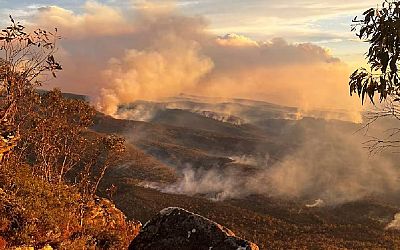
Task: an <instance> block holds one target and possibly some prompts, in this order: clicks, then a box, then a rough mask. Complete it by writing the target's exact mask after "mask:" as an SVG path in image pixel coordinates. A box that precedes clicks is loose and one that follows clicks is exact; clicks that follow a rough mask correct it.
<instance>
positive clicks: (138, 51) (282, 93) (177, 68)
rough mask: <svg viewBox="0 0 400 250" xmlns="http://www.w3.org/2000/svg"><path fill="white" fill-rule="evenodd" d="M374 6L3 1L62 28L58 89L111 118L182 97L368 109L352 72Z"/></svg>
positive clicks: (253, 0)
mask: <svg viewBox="0 0 400 250" xmlns="http://www.w3.org/2000/svg"><path fill="white" fill-rule="evenodd" d="M378 3H379V2H377V1H372V0H346V1H341V0H295V1H294V0H293V1H286V2H285V1H280V0H247V1H241V0H176V1H172V0H171V1H170V0H163V1H161V0H124V1H123V0H58V1H49V0H38V1H25V0H12V1H7V0H0V15H2V16H3V17H4V18H2V19H0V20H2V21H1V22H0V23H1V24H4V25H6V24H7V21H8V20H7V16H8V15H9V14H12V15H13V17H14V18H15V19H17V20H19V21H21V22H22V23H25V24H27V25H28V26H32V27H36V26H38V27H44V28H48V29H52V28H54V26H56V27H57V28H58V29H59V30H60V33H61V35H62V36H63V39H62V41H61V43H60V49H59V57H60V58H61V61H62V63H63V66H64V72H63V73H62V74H61V76H60V77H59V78H58V79H57V80H56V81H55V83H53V85H51V86H56V87H59V86H61V88H62V89H64V90H66V91H71V92H79V93H83V94H88V95H90V96H91V97H92V99H93V100H95V101H94V102H95V104H96V105H97V107H98V108H99V109H100V110H102V111H104V112H106V113H109V114H113V113H115V111H116V108H117V107H118V106H119V105H121V104H124V103H129V102H132V101H134V100H137V99H146V100H147V99H149V100H155V99H160V98H163V97H166V96H172V95H177V94H179V93H191V94H193V93H195V94H202V95H209V96H222V97H242V98H252V99H261V100H267V101H271V102H277V103H279V104H284V105H291V106H298V107H302V108H303V109H304V110H309V109H314V108H317V107H318V108H335V109H347V110H350V109H360V105H359V100H356V99H355V98H350V97H349V91H348V83H347V82H348V76H349V74H350V73H351V72H352V70H354V69H355V68H356V67H358V66H360V65H364V63H365V61H364V52H365V51H366V50H367V48H368V44H367V43H365V42H362V41H359V40H358V39H357V37H356V36H355V34H354V33H352V32H351V31H350V29H351V20H352V19H353V18H354V16H356V15H359V14H361V13H362V12H363V11H364V10H366V9H369V8H371V7H376V6H377V4H378Z"/></svg>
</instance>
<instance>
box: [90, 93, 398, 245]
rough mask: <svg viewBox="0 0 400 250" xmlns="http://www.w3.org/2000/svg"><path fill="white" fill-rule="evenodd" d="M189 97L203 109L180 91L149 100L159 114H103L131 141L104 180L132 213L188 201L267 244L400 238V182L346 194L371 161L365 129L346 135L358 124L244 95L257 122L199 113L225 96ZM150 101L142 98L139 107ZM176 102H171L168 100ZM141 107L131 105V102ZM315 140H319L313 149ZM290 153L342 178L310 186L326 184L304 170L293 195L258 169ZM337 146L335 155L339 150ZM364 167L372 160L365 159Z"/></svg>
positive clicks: (105, 126)
mask: <svg viewBox="0 0 400 250" xmlns="http://www.w3.org/2000/svg"><path fill="white" fill-rule="evenodd" d="M184 101H185V105H187V106H188V105H189V104H190V105H192V106H193V107H194V106H196V110H195V111H194V110H192V111H191V110H190V109H187V108H188V107H187V106H186V107H185V108H182V109H179V108H177V103H176V100H174V102H173V103H168V102H167V103H163V104H162V105H161V104H159V103H158V104H154V103H150V104H149V103H147V104H148V105H150V106H151V108H149V110H153V111H154V107H155V106H162V108H157V111H156V115H154V116H153V117H152V118H149V119H147V120H146V121H134V120H128V119H115V118H112V117H109V116H105V115H102V114H99V115H98V116H97V119H96V123H95V126H94V127H93V129H94V130H95V131H97V132H100V133H117V134H119V135H123V136H124V137H125V138H126V139H127V142H128V144H129V148H131V150H132V151H130V153H128V155H127V156H126V158H124V159H123V161H124V162H125V163H124V164H122V165H120V166H115V167H113V168H112V169H110V170H109V172H108V174H107V175H106V177H105V180H104V183H103V185H104V187H106V186H107V185H110V184H111V183H113V184H115V185H116V186H117V191H116V194H115V196H114V197H113V200H114V201H115V202H116V204H117V206H118V207H119V208H121V209H122V210H123V211H124V212H125V213H126V214H127V215H128V217H130V218H137V219H139V220H141V221H147V220H149V219H150V218H151V217H152V216H154V215H155V214H156V213H157V212H158V211H159V210H161V209H163V208H164V207H169V206H173V207H182V208H185V209H187V210H189V211H193V212H196V213H198V214H200V215H203V216H205V217H208V218H211V219H212V220H214V221H216V222H218V223H220V224H222V225H226V226H227V227H229V228H231V229H232V230H234V231H235V232H236V233H237V234H238V235H239V236H242V237H244V238H246V239H248V240H250V241H253V242H255V243H256V244H258V245H259V246H260V248H261V249H281V248H292V247H297V248H302V247H304V248H310V247H313V248H316V249H326V248H330V249H339V248H353V249H354V248H387V249H392V248H396V246H400V241H399V240H400V233H398V232H397V231H396V230H394V231H393V230H390V231H387V230H385V227H386V225H387V224H388V223H389V222H390V221H391V220H392V219H393V216H394V214H396V212H398V211H399V209H400V207H399V206H398V203H397V201H396V199H394V197H396V194H397V191H396V190H390V189H387V190H386V189H385V190H386V191H385V195H383V196H382V195H380V193H379V192H381V188H382V187H381V186H377V187H376V188H375V189H374V188H373V189H371V192H369V191H368V192H367V191H360V190H357V189H354V190H353V189H349V190H348V193H351V195H350V194H349V195H348V196H345V197H342V196H343V194H342V191H341V189H339V188H338V186H339V187H341V185H348V184H347V183H349V182H348V181H347V180H345V179H346V178H345V176H346V175H349V176H347V177H348V178H349V181H351V182H354V181H355V178H357V176H359V175H358V174H354V173H353V172H352V171H353V169H355V167H357V166H358V164H365V163H366V162H365V159H364V158H363V156H362V154H361V153H360V151H359V150H358V149H357V148H356V147H358V146H359V147H360V150H362V146H361V143H360V144H358V142H359V138H358V137H354V138H352V140H351V141H350V140H347V139H345V138H344V137H342V136H341V134H354V132H355V131H356V130H358V129H359V125H358V124H354V123H351V122H346V121H340V120H325V119H322V118H308V117H305V118H301V119H299V120H297V119H294V118H293V117H292V118H284V117H285V112H292V111H293V109H292V108H286V107H281V106H275V105H272V104H265V103H261V104H260V103H259V102H251V101H244V100H239V101H238V104H237V105H247V110H250V111H249V112H250V113H251V112H252V111H251V105H253V106H254V109H255V110H257V111H253V112H255V113H257V112H261V111H262V113H263V114H264V115H263V116H262V117H260V116H259V117H258V119H257V120H256V121H255V122H250V120H249V117H248V116H247V117H246V118H242V117H240V116H239V114H240V112H238V113H235V114H234V115H235V116H237V117H239V118H240V119H243V120H244V121H248V122H247V123H245V124H241V125H238V124H232V123H230V122H228V121H223V120H218V119H214V118H210V117H209V116H205V115H201V112H200V111H199V110H201V109H199V108H198V107H199V106H202V107H206V109H207V110H209V111H210V110H211V111H212V110H213V107H215V109H214V111H215V112H217V111H220V110H218V109H220V106H221V104H219V103H216V104H212V103H208V104H207V105H205V104H204V103H200V104H197V103H196V100H193V99H190V100H188V97H185V100H184ZM144 103H145V102H140V105H141V106H140V108H141V110H143V108H145V107H144V106H143V105H144ZM188 103H189V104H188ZM170 105H171V106H172V105H174V107H173V108H172V109H169V108H167V107H168V106H170ZM180 105H182V104H180ZM235 105H236V104H235ZM135 107H136V106H135V105H134V104H132V105H130V108H131V109H134V108H135ZM277 110H279V112H278V113H279V114H280V115H279V117H277V116H276V114H277ZM199 112H200V113H199ZM241 112H244V111H241ZM128 113H129V112H128ZM265 114H274V115H271V116H268V115H265ZM125 115H126V114H125ZM286 117H290V116H288V115H286ZM125 118H127V117H125ZM136 118H137V117H136ZM308 138H309V139H308ZM309 144H310V145H309ZM305 145H306V146H305ZM310 148H312V149H313V150H311V151H309V150H310ZM332 150H333V151H332ZM313 151H314V152H313ZM318 152H320V153H321V154H320V155H318V154H319V153H318ZM312 153H316V154H317V155H315V154H314V155H313V154H312ZM328 154H331V155H332V154H333V156H329V157H328ZM349 154H350V155H352V158H353V159H352V158H349V157H350V155H349ZM293 155H295V156H296V157H306V159H301V161H300V160H299V159H297V158H296V161H293V159H292V162H293V163H296V162H297V163H298V164H305V162H307V161H306V160H310V161H316V162H317V161H318V160H317V159H320V161H319V162H318V163H319V164H321V166H320V169H322V170H324V169H325V168H326V169H325V170H324V171H322V170H321V171H320V172H319V171H316V172H317V174H319V175H320V176H319V177H318V175H317V176H314V177H308V178H322V180H325V179H324V178H325V176H326V174H327V172H326V171H335V173H332V174H333V176H336V177H337V178H339V177H340V178H343V179H344V180H343V181H342V182H340V181H338V183H329V182H328V183H326V181H325V182H321V183H319V182H315V183H313V185H312V186H311V188H313V189H314V188H316V187H319V188H320V189H321V192H319V191H318V190H315V191H314V190H311V189H307V188H305V187H303V186H301V187H300V185H305V183H303V182H304V180H302V179H299V183H298V185H297V184H296V185H294V187H298V188H300V190H299V191H298V194H299V195H298V196H297V197H291V196H287V195H286V193H285V190H278V192H280V193H273V192H272V189H271V188H270V187H269V184H268V181H267V180H268V179H262V178H261V179H258V178H256V176H260V175H265V173H266V170H268V169H270V168H271V167H274V166H275V165H276V164H278V165H279V164H282V166H286V165H284V163H285V164H286V161H287V159H288V157H291V156H293ZM335 155H336V156H337V157H338V158H336V159H335V160H333V159H334V158H333V157H335ZM310 157H311V158H310ZM391 157H392V158H393V157H394V158H393V159H392V160H393V161H396V160H398V159H397V158H396V157H395V156H391ZM307 158H310V159H307ZM290 159H291V158H290ZM321 160H322V161H321ZM324 161H326V162H324ZM377 161H379V159H377ZM340 164H341V165H343V164H350V165H348V166H347V167H346V166H341V165H340ZM353 165H354V166H353ZM279 166H280V165H279ZM307 166H308V165H307ZM293 167H294V169H295V167H296V166H293ZM377 167H379V166H377ZM305 170H307V169H305ZM307 171H308V170H307ZM361 171H370V170H369V167H368V168H365V169H363V168H362V169H361ZM342 172H343V173H342ZM308 173H309V172H305V174H308ZM367 174H368V175H369V174H370V173H369V172H368V173H367ZM360 176H361V177H360ZM360 176H359V177H360V178H364V175H360ZM377 178H378V177H377ZM379 178H386V176H381V177H379ZM372 179H373V181H374V182H375V178H373V177H372ZM310 180H311V179H310ZM262 181H267V182H265V183H262ZM364 182H365V183H364ZM294 183H296V181H295V182H294ZM369 183H372V182H369V181H368V180H364V179H362V180H361V181H360V182H359V183H358V185H369ZM335 185H336V186H335ZM377 185H378V184H377ZM388 185H389V184H388ZM252 186H253V187H255V188H252ZM263 186H264V187H263ZM275 188H283V187H281V186H278V187H275ZM348 188H351V187H350V186H348ZM329 190H331V194H330V196H327V193H326V192H325V191H329ZM389 190H390V192H389ZM319 198H323V200H324V202H325V203H324V204H325V205H322V206H316V207H311V206H309V207H308V204H313V203H314V200H317V199H319ZM329 199H331V200H329ZM306 205H307V206H306Z"/></svg>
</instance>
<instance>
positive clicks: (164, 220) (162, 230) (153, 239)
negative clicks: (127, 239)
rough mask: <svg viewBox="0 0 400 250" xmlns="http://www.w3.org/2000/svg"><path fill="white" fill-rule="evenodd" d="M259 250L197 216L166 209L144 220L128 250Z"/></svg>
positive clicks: (180, 210)
mask: <svg viewBox="0 0 400 250" xmlns="http://www.w3.org/2000/svg"><path fill="white" fill-rule="evenodd" d="M149 249H151V250H172V249H174V250H258V249H259V248H258V246H257V245H255V244H254V243H251V242H249V241H246V240H243V239H241V238H239V237H236V236H235V234H234V233H233V232H232V231H231V230H229V229H227V228H225V227H223V226H221V225H219V224H217V223H215V222H213V221H211V220H209V219H207V218H205V217H202V216H200V215H197V214H194V213H191V212H188V211H186V210H184V209H181V208H166V209H164V210H162V211H161V212H159V213H158V214H157V215H156V216H155V217H154V218H153V219H151V220H150V221H149V222H147V223H146V225H145V226H144V227H143V228H142V230H141V231H140V233H139V235H138V236H137V237H136V238H135V239H134V240H133V241H132V242H131V244H130V246H129V250H149Z"/></svg>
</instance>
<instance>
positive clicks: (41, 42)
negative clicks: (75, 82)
mask: <svg viewBox="0 0 400 250" xmlns="http://www.w3.org/2000/svg"><path fill="white" fill-rule="evenodd" d="M10 20H11V25H10V26H8V27H6V28H5V29H3V30H2V31H1V32H0V58H1V59H0V81H1V85H0V121H8V122H10V123H14V122H16V121H15V118H16V115H17V113H18V110H19V109H24V108H25V109H26V108H27V105H28V104H29V103H30V102H29V100H28V102H26V101H27V99H32V98H34V96H32V95H35V94H36V93H35V92H34V89H35V88H36V87H39V86H41V85H42V83H43V82H45V81H46V80H48V76H49V74H50V75H52V76H54V77H56V72H57V71H59V70H61V69H62V67H61V65H60V64H59V63H58V62H57V61H56V59H55V57H54V54H55V52H56V51H57V49H56V48H57V47H56V43H57V41H58V39H59V38H60V37H59V36H58V35H57V29H55V30H54V32H49V31H46V30H42V29H37V30H34V31H33V32H31V33H26V32H25V27H24V26H22V25H21V24H20V23H19V22H15V21H14V19H13V18H12V17H11V16H10ZM28 108H29V107H28ZM26 111H29V110H25V112H20V115H27V114H28V113H29V112H26ZM20 120H22V118H20Z"/></svg>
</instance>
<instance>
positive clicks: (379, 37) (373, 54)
mask: <svg viewBox="0 0 400 250" xmlns="http://www.w3.org/2000/svg"><path fill="white" fill-rule="evenodd" d="M352 31H355V32H356V33H357V36H358V37H359V38H360V39H361V40H363V41H365V42H368V43H369V45H370V47H369V50H368V52H367V53H366V58H367V60H368V64H369V66H370V69H369V70H367V69H366V68H360V69H357V70H356V71H355V72H354V73H353V74H352V75H351V76H350V82H349V84H350V94H351V95H352V94H357V95H358V96H359V97H360V98H361V101H362V103H364V101H365V97H366V96H368V97H369V99H370V101H371V102H372V103H374V96H375V94H378V95H379V100H380V101H383V100H386V99H387V98H388V97H390V98H392V99H393V101H400V79H399V74H398V73H399V72H398V61H399V59H400V2H399V1H389V0H386V1H384V2H383V3H382V5H381V7H379V8H370V9H368V10H366V11H365V12H364V13H363V14H362V15H361V16H360V17H357V16H356V17H355V18H354V19H353V25H352Z"/></svg>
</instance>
